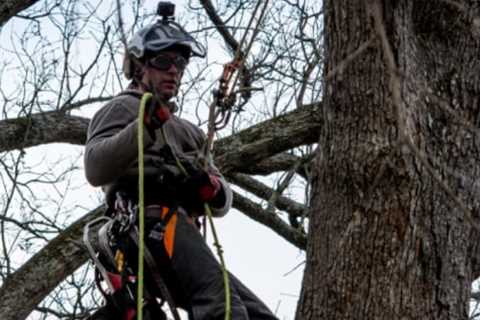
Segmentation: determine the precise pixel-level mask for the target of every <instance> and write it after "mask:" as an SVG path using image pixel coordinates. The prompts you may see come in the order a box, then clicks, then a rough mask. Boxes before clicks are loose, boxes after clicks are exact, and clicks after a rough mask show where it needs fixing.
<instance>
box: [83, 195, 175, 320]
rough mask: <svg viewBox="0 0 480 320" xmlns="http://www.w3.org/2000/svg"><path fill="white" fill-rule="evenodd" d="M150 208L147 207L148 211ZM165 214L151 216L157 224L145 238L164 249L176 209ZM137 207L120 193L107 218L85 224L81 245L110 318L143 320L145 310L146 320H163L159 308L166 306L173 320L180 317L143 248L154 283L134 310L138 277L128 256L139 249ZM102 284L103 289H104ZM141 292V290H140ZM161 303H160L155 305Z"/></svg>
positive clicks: (168, 209)
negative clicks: (94, 234)
mask: <svg viewBox="0 0 480 320" xmlns="http://www.w3.org/2000/svg"><path fill="white" fill-rule="evenodd" d="M149 208H150V207H149ZM162 209H163V212H164V214H163V215H161V216H160V217H159V215H158V214H157V211H158V210H156V211H155V212H154V214H150V216H151V219H156V221H157V222H156V224H155V226H154V227H153V228H152V230H150V232H149V235H148V237H149V238H150V239H151V240H152V241H158V242H160V245H163V243H162V241H163V236H164V232H165V226H166V225H167V224H168V222H169V220H170V218H171V217H172V215H173V214H174V213H175V208H166V207H162ZM138 210H139V207H138V206H137V205H135V204H134V203H133V201H131V200H127V198H126V196H125V195H122V194H121V193H120V192H117V194H116V201H115V206H114V209H113V210H111V212H110V213H109V215H108V216H104V217H100V218H98V219H95V220H93V221H91V222H90V223H88V224H87V225H86V226H85V228H84V234H83V241H84V243H85V246H86V247H87V251H88V253H89V255H90V257H91V258H92V261H93V262H94V265H95V282H96V284H97V287H98V288H99V290H100V292H101V293H102V295H103V296H104V298H105V300H106V301H107V305H106V307H107V308H108V310H109V313H113V314H112V315H111V316H113V317H114V318H119V319H120V318H121V319H122V320H133V318H134V317H135V315H137V317H138V315H139V314H141V315H142V317H143V313H144V310H146V315H147V316H146V319H149V320H150V319H151V320H153V319H156V318H159V319H166V317H165V314H164V312H163V310H162V309H161V306H162V305H163V303H164V302H166V303H167V305H168V307H169V309H170V310H171V312H172V315H173V317H174V319H175V320H180V316H179V315H178V312H177V310H176V307H175V303H174V300H173V298H172V296H171V294H170V292H169V290H168V288H167V286H166V284H165V282H164V280H163V278H162V277H161V275H160V273H159V272H158V266H157V264H156V262H155V259H154V258H153V254H152V253H151V252H150V250H149V249H148V248H144V259H145V263H146V265H147V268H148V270H149V275H150V276H151V278H152V279H153V284H154V286H152V285H150V286H149V287H148V288H145V297H143V291H142V305H141V307H140V308H139V307H138V306H136V298H138V294H139V291H138V290H136V288H135V287H136V285H137V284H138V281H139V280H138V279H139V278H138V276H137V274H135V268H134V267H135V266H134V265H132V264H131V259H132V256H131V252H133V251H135V250H137V249H138V247H139V245H140V243H139V240H138V238H139V235H138V227H137V223H138V221H137V219H138V217H139V215H138ZM99 225H101V226H100V227H99V228H98V231H97V232H96V238H97V241H96V243H97V244H96V246H94V245H93V244H92V240H91V239H92V238H95V237H92V232H91V230H92V229H94V228H95V229H97V228H96V226H99ZM102 283H104V286H106V288H103V287H104V286H102ZM142 290H143V289H142ZM157 298H158V299H161V301H162V302H161V303H160V304H159V303H158V302H157Z"/></svg>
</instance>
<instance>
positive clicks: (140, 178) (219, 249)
mask: <svg viewBox="0 0 480 320" xmlns="http://www.w3.org/2000/svg"><path fill="white" fill-rule="evenodd" d="M151 97H152V94H151V93H149V92H147V93H145V94H144V95H143V96H142V100H141V101H140V107H139V111H138V206H139V231H138V237H139V239H138V289H137V291H138V292H137V320H143V287H144V265H143V260H144V251H145V244H144V238H145V213H144V192H145V191H144V163H143V158H144V156H143V147H144V146H143V125H144V124H143V120H144V115H145V105H146V104H147V101H148V100H149V99H150V98H151ZM160 130H161V133H162V137H163V140H164V142H165V144H168V141H167V136H166V134H165V131H164V129H163V126H162V127H161V128H160ZM172 153H173V157H174V158H175V162H176V165H177V167H178V168H179V169H180V171H182V173H183V174H184V175H185V176H186V177H188V176H189V174H188V172H187V170H186V169H185V167H184V166H183V165H182V163H181V161H180V159H179V158H178V157H177V155H176V154H175V153H174V152H172ZM204 209H205V213H206V214H207V217H208V221H209V223H210V227H211V229H212V234H213V239H214V243H213V244H214V246H215V248H216V249H217V254H218V257H219V259H220V265H221V268H222V273H223V282H224V287H225V320H231V317H232V311H231V309H232V308H231V305H232V303H231V297H230V283H229V279H228V271H227V267H226V264H225V259H224V258H223V249H222V246H221V244H220V241H219V238H218V235H217V232H216V229H215V224H214V222H213V215H212V210H211V208H210V206H209V205H208V203H205V204H204Z"/></svg>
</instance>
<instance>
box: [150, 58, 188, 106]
mask: <svg viewBox="0 0 480 320" xmlns="http://www.w3.org/2000/svg"><path fill="white" fill-rule="evenodd" d="M186 64H187V61H186V60H185V58H183V56H182V55H181V54H180V53H179V52H177V51H173V50H172V51H162V52H161V53H159V54H158V55H157V56H156V57H154V58H152V59H150V60H149V61H147V63H146V64H145V72H144V74H143V78H142V82H143V83H144V84H145V85H147V88H149V87H153V88H154V90H155V91H156V92H155V93H156V94H159V95H160V96H161V98H162V99H164V100H167V101H168V100H170V99H171V98H172V97H174V96H176V95H177V92H178V89H179V87H180V81H181V79H182V75H183V71H184V70H185V67H186Z"/></svg>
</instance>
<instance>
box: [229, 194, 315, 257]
mask: <svg viewBox="0 0 480 320" xmlns="http://www.w3.org/2000/svg"><path fill="white" fill-rule="evenodd" d="M233 207H234V208H235V209H238V210H240V211H241V212H243V213H244V214H245V215H246V216H248V217H249V218H251V219H253V220H255V221H257V222H259V223H261V224H263V225H265V226H267V227H269V228H270V229H272V230H273V231H275V232H276V233H278V234H279V235H280V236H281V237H282V238H284V239H286V240H287V241H288V242H290V243H291V244H293V245H294V246H296V247H297V248H299V249H302V250H305V248H306V245H307V237H306V236H305V234H303V233H301V232H300V231H298V230H296V229H294V228H292V227H290V226H289V225H288V224H287V223H286V222H284V221H283V220H282V219H280V218H279V217H278V216H276V215H273V214H271V213H270V212H267V211H266V210H264V209H262V207H261V206H259V205H258V204H256V203H254V202H253V201H252V200H249V199H247V198H245V197H243V196H241V195H240V194H238V193H237V192H234V193H233Z"/></svg>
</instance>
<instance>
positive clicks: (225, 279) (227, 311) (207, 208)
mask: <svg viewBox="0 0 480 320" xmlns="http://www.w3.org/2000/svg"><path fill="white" fill-rule="evenodd" d="M204 208H205V213H206V214H207V217H208V222H209V223H210V228H211V229H212V235H213V245H214V246H215V248H217V255H218V258H219V259H220V265H221V267H222V273H223V284H224V287H225V320H230V319H231V318H232V300H231V297H230V282H229V280H228V271H227V266H226V264H225V260H224V258H223V249H222V246H221V245H220V241H219V240H218V236H217V231H216V230H215V224H214V223H213V215H212V210H211V208H210V206H209V205H208V203H205V204H204Z"/></svg>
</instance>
